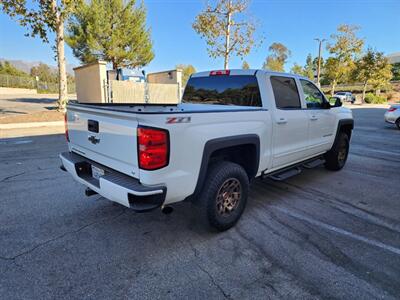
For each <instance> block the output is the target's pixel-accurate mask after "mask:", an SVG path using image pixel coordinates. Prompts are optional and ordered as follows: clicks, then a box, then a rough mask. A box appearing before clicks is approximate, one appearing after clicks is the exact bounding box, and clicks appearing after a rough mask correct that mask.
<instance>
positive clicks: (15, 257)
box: [0, 209, 126, 261]
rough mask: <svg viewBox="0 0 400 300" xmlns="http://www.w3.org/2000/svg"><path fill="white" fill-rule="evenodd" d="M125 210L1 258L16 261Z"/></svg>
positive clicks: (112, 218)
mask: <svg viewBox="0 0 400 300" xmlns="http://www.w3.org/2000/svg"><path fill="white" fill-rule="evenodd" d="M125 212H126V209H123V210H122V212H120V213H119V214H117V215H116V216H113V217H109V218H104V219H101V220H96V221H93V222H91V223H89V224H85V225H83V226H81V227H79V228H78V229H76V230H71V231H67V232H64V233H63V234H60V235H58V236H56V237H54V238H52V239H49V240H46V241H44V242H41V243H39V244H37V245H36V246H34V247H32V248H30V249H28V250H26V251H23V252H21V253H18V254H16V255H14V256H12V257H5V256H0V259H2V260H6V261H15V260H16V259H17V258H19V257H21V256H24V255H27V254H30V253H32V252H33V251H35V250H36V249H38V248H40V247H42V246H45V245H48V244H50V243H52V242H55V241H57V240H59V239H62V238H63V237H65V236H67V235H70V234H76V233H78V232H80V231H82V230H84V229H86V228H88V227H90V226H92V225H95V224H99V223H101V222H104V221H112V220H115V219H117V218H119V217H120V216H122V215H123V214H124V213H125Z"/></svg>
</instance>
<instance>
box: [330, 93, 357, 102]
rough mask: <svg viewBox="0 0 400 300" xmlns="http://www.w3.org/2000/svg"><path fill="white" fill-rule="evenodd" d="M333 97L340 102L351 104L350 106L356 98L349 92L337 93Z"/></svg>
mask: <svg viewBox="0 0 400 300" xmlns="http://www.w3.org/2000/svg"><path fill="white" fill-rule="evenodd" d="M333 97H337V98H339V99H340V100H341V101H342V102H351V104H354V102H356V97H355V96H354V95H353V94H352V93H350V92H337V93H336V94H335V95H333Z"/></svg>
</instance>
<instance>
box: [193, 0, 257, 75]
mask: <svg viewBox="0 0 400 300" xmlns="http://www.w3.org/2000/svg"><path fill="white" fill-rule="evenodd" d="M249 2H250V1H249V0H216V3H215V5H210V4H207V6H206V8H205V9H204V10H203V11H202V12H201V13H200V14H199V15H198V16H197V17H196V20H195V22H194V23H193V25H192V27H193V29H194V30H195V31H196V32H197V33H198V34H199V35H200V36H201V37H202V38H204V39H205V40H206V43H207V45H208V49H207V51H208V54H209V56H210V57H212V58H218V57H223V58H224V69H228V67H229V59H230V57H231V56H232V55H236V56H239V57H241V58H243V57H244V56H246V55H247V54H249V52H250V51H251V49H252V48H253V46H254V45H255V37H254V33H255V28H256V26H255V22H254V21H253V20H251V19H250V20H249V19H247V20H246V19H244V18H243V14H244V13H245V12H246V10H247V8H248V6H249Z"/></svg>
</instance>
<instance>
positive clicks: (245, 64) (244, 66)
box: [242, 60, 250, 70]
mask: <svg viewBox="0 0 400 300" xmlns="http://www.w3.org/2000/svg"><path fill="white" fill-rule="evenodd" d="M242 69H244V70H248V69H250V65H249V63H248V62H247V61H245V60H244V61H243V64H242Z"/></svg>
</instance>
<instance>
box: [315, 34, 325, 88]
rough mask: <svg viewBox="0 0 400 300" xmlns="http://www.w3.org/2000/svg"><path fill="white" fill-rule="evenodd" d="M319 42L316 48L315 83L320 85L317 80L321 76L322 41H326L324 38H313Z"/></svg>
mask: <svg viewBox="0 0 400 300" xmlns="http://www.w3.org/2000/svg"><path fill="white" fill-rule="evenodd" d="M314 40H316V41H317V42H318V43H319V48H318V68H317V84H318V86H319V87H320V86H321V83H320V82H319V80H320V77H321V52H322V43H323V42H325V41H326V39H320V38H315V39H314Z"/></svg>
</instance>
